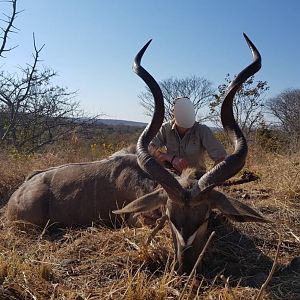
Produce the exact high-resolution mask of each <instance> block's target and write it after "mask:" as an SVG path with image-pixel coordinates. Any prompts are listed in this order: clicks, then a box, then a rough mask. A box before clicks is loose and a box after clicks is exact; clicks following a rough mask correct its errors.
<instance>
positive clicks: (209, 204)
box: [114, 34, 268, 274]
mask: <svg viewBox="0 0 300 300" xmlns="http://www.w3.org/2000/svg"><path fill="white" fill-rule="evenodd" d="M244 37H245V39H246V41H247V43H248V46H249V47H250V49H251V51H252V56H253V62H252V63H251V64H250V65H249V66H248V67H246V68H245V69H244V70H243V71H241V72H240V73H239V74H238V75H237V76H236V78H235V79H234V80H233V81H232V82H231V84H230V85H229V86H228V89H227V92H226V94H225V97H224V100H223V103H222V108H221V120H222V124H223V127H224V130H225V131H226V132H227V133H228V135H229V136H230V138H231V141H232V143H233V144H234V151H233V153H232V154H231V155H229V156H227V157H226V159H225V160H224V161H222V162H220V163H219V164H217V165H216V166H215V167H214V168H212V169H211V170H209V171H208V172H207V173H205V174H204V175H203V176H202V177H201V178H200V179H199V180H192V181H191V180H189V181H187V180H182V178H181V179H177V178H176V177H175V176H173V175H172V174H171V173H170V172H169V171H167V170H166V169H164V168H163V167H162V166H161V165H160V164H159V163H158V162H157V161H156V160H155V159H154V158H153V157H152V156H151V155H150V153H149V151H148V146H149V143H150V142H151V140H152V139H153V138H154V136H155V135H156V134H157V132H158V130H159V128H160V127H161V125H162V122H163V119H164V101H163V95H162V92H161V89H160V87H159V85H158V84H157V82H156V81H155V79H154V78H153V77H152V76H151V75H150V74H149V73H148V72H147V71H146V70H145V69H144V68H143V67H142V66H141V64H140V63H141V58H142V56H143V54H144V52H145V50H146V49H147V47H148V46H149V44H150V42H151V40H150V41H149V42H148V43H147V44H146V45H145V46H144V47H143V48H142V49H141V50H140V52H139V53H138V54H137V56H136V57H135V60H134V65H133V70H134V72H135V73H136V74H137V75H138V76H139V77H141V78H142V79H143V80H144V82H145V83H146V84H147V85H148V87H149V88H150V90H151V92H152V94H153V97H154V101H155V110H154V114H153V117H152V120H151V122H150V123H149V124H148V126H147V127H146V129H145V130H144V131H143V133H142V134H141V136H140V138H139V140H138V143H137V157H138V163H139V165H140V167H141V168H142V169H143V170H144V171H145V172H147V173H148V174H150V175H151V176H152V178H153V179H154V180H156V181H157V182H158V183H159V184H160V185H161V188H159V189H157V190H155V191H153V192H152V193H149V194H147V195H144V196H143V197H141V198H138V199H136V200H135V201H133V202H131V203H130V204H128V205H127V206H125V207H124V208H123V209H120V210H118V211H115V212H114V213H118V214H121V213H133V212H134V213H139V212H146V211H151V210H154V209H156V208H158V207H161V206H163V207H164V210H165V212H166V215H167V216H168V219H169V223H170V227H171V230H172V236H173V241H174V247H175V252H176V257H177V263H178V272H179V273H181V274H182V273H190V271H191V270H192V268H193V266H194V264H195V261H196V260H197V257H198V255H199V254H200V252H201V250H202V249H203V247H204V244H205V242H206V239H207V233H208V232H207V231H208V230H207V229H208V228H207V225H208V219H209V216H210V213H211V210H212V209H218V210H220V211H221V212H222V213H223V214H225V215H226V216H228V217H229V218H231V219H233V220H236V221H240V222H251V221H252V222H268V221H267V220H266V219H264V218H263V217H262V216H260V215H259V214H258V213H257V212H255V211H254V210H253V209H251V208H250V207H248V206H246V205H245V204H242V203H241V202H239V201H237V200H235V199H230V198H228V197H226V196H225V195H224V194H222V193H220V192H218V191H215V190H213V189H214V187H216V186H218V185H220V184H222V183H223V182H224V181H225V180H227V179H229V178H231V177H232V176H234V175H235V174H237V173H238V172H239V171H240V170H241V169H242V168H243V166H244V164H245V159H246V156H247V150H248V149H247V142H246V139H245V137H244V135H243V133H242V131H241V129H240V127H239V126H238V124H237V123H236V121H235V119H234V115H233V109H232V103H233V98H234V96H235V93H236V92H237V90H238V89H239V88H240V87H241V85H242V84H243V82H245V81H246V80H247V79H248V78H249V77H250V76H252V75H253V74H255V73H256V72H257V71H258V70H259V69H260V67H261V57H260V54H259V52H258V50H257V49H256V47H255V46H254V44H253V43H252V42H251V41H250V39H249V38H248V37H247V36H246V35H245V34H244Z"/></svg>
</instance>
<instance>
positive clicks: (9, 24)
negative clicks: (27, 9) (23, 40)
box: [0, 0, 19, 57]
mask: <svg viewBox="0 0 300 300" xmlns="http://www.w3.org/2000/svg"><path fill="white" fill-rule="evenodd" d="M8 2H10V3H12V13H11V15H10V16H8V15H6V14H4V15H5V16H6V17H7V18H8V21H7V26H6V28H2V30H3V37H2V44H1V45H0V56H1V57H3V53H4V52H7V51H11V50H13V49H14V48H16V47H10V48H8V49H6V48H5V47H6V44H7V40H8V35H9V33H11V32H12V31H11V28H15V29H16V27H14V26H13V23H14V21H15V19H16V16H17V15H18V13H19V12H17V0H12V1H8Z"/></svg>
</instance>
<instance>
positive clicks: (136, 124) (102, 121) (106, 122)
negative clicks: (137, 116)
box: [95, 119, 147, 128]
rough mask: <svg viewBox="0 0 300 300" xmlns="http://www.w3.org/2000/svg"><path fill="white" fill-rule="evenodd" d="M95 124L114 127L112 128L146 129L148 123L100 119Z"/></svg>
mask: <svg viewBox="0 0 300 300" xmlns="http://www.w3.org/2000/svg"><path fill="white" fill-rule="evenodd" d="M95 124H97V125H101V124H104V125H112V126H122V125H123V126H132V127H141V128H142V127H146V126H147V123H143V122H135V121H126V120H115V119H98V120H96V122H95Z"/></svg>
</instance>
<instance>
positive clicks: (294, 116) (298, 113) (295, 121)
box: [267, 89, 300, 147]
mask: <svg viewBox="0 0 300 300" xmlns="http://www.w3.org/2000/svg"><path fill="white" fill-rule="evenodd" d="M267 108H268V111H269V112H270V113H271V114H272V115H273V116H274V117H275V119H276V121H277V124H278V125H279V127H280V128H281V129H282V130H283V131H284V133H285V136H286V137H287V138H288V140H289V141H291V142H292V143H293V144H294V145H295V146H296V147H297V146H299V143H300V89H288V90H285V91H283V92H281V93H280V94H279V95H277V96H275V97H273V98H271V99H269V100H268V101H267Z"/></svg>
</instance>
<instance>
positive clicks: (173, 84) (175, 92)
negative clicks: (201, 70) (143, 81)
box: [138, 76, 214, 121]
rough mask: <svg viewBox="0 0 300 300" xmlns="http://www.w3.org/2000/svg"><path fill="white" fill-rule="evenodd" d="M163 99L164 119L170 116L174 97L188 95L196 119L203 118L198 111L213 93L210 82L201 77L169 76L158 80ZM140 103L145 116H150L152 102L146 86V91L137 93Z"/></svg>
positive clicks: (168, 118)
mask: <svg viewBox="0 0 300 300" xmlns="http://www.w3.org/2000/svg"><path fill="white" fill-rule="evenodd" d="M159 85H160V88H161V90H162V93H163V96H164V101H165V109H166V113H165V120H166V121H167V120H170V119H171V118H172V106H173V101H174V99H175V98H176V97H179V96H185V97H189V98H190V100H191V101H192V102H193V104H194V108H195V112H196V115H197V118H198V120H203V119H204V116H203V115H200V113H199V111H200V109H201V108H203V107H204V106H205V105H206V104H207V103H208V101H209V100H210V99H211V98H212V97H213V95H214V89H213V88H212V84H211V82H209V81H208V80H206V79H204V78H203V77H197V76H191V77H187V78H183V79H178V78H169V79H165V80H162V81H160V82H159ZM138 97H139V98H140V104H141V105H142V106H143V107H144V109H145V114H146V115H147V116H152V114H153V108H154V106H153V105H154V104H153V103H154V102H153V96H152V94H151V91H150V90H149V88H148V87H146V91H145V92H142V93H140V94H139V95H138Z"/></svg>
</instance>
